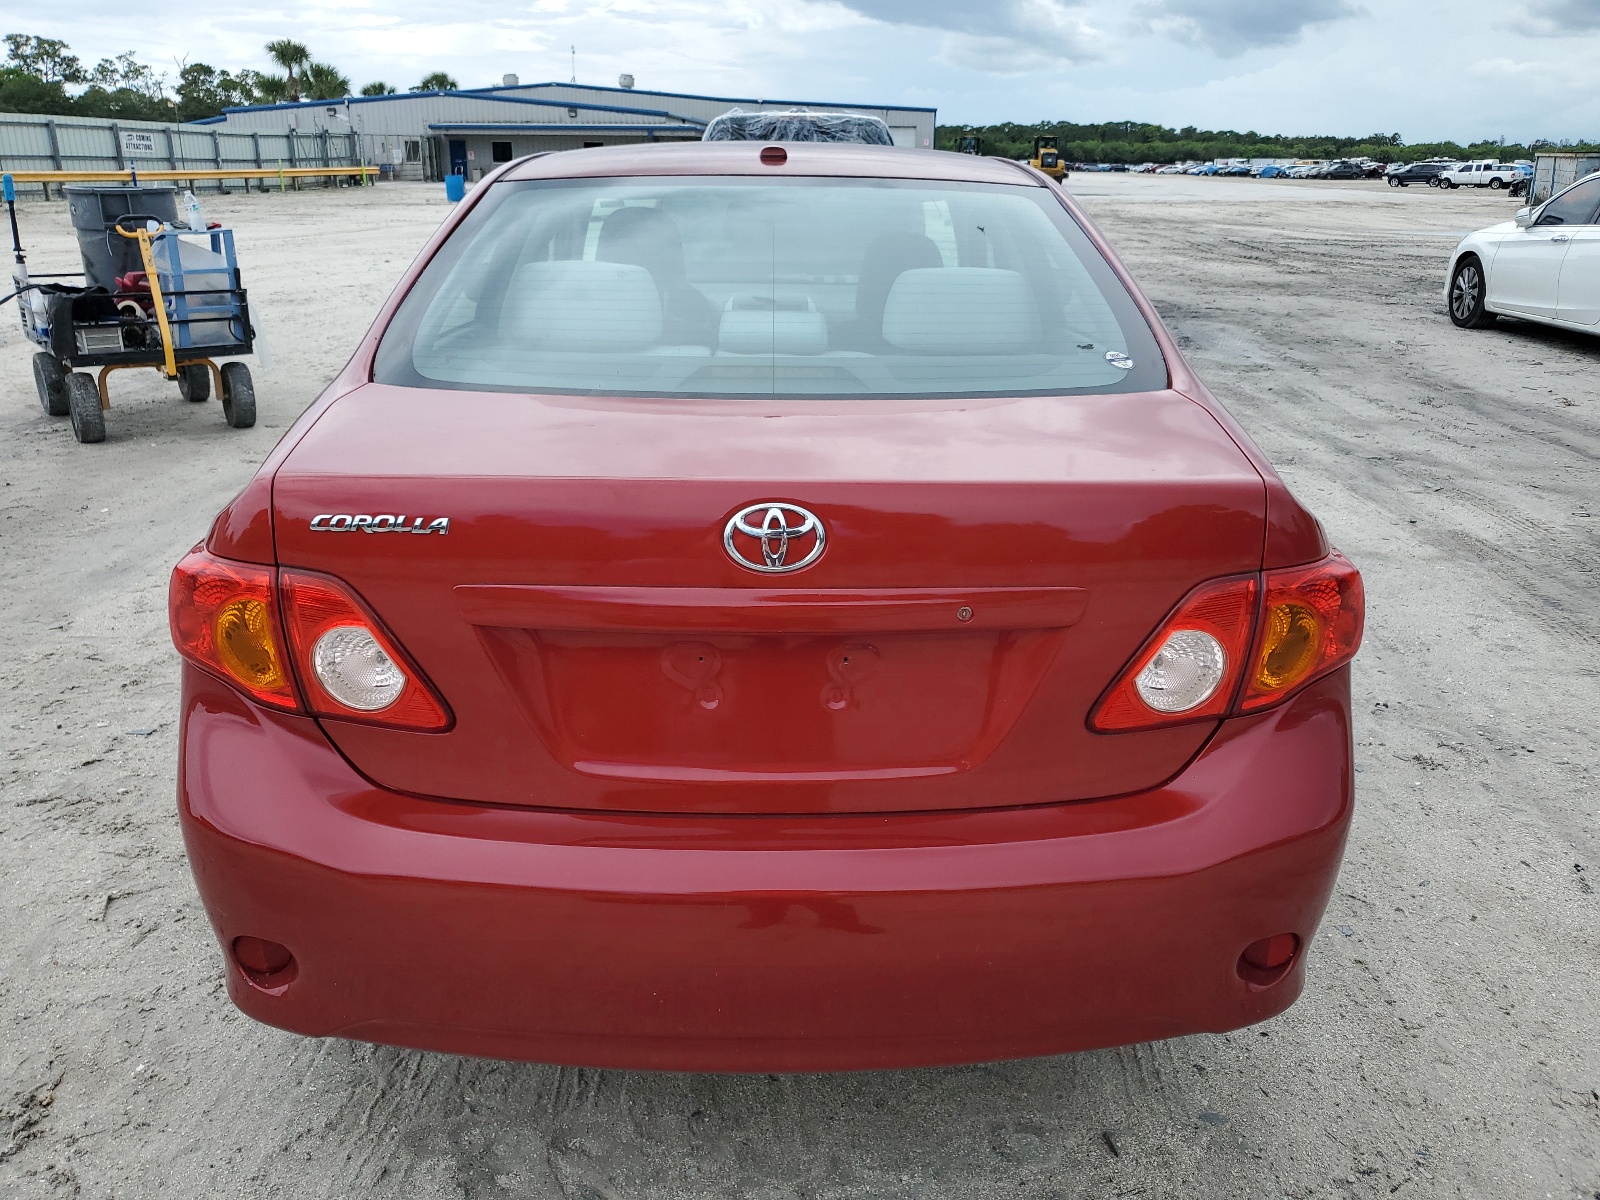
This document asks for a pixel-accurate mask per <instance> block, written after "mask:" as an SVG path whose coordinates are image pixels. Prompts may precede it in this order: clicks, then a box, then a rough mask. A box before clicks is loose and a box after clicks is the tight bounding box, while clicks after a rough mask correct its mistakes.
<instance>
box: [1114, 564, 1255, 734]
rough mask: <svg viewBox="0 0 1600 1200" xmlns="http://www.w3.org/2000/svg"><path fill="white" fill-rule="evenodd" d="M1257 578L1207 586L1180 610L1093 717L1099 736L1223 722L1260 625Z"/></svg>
mask: <svg viewBox="0 0 1600 1200" xmlns="http://www.w3.org/2000/svg"><path fill="white" fill-rule="evenodd" d="M1258 586H1259V585H1258V583H1257V577H1256V576H1254V575H1241V576H1237V577H1235V578H1233V579H1217V580H1213V581H1212V582H1210V583H1206V584H1202V585H1201V586H1200V587H1197V588H1196V589H1195V590H1194V591H1192V592H1190V593H1189V595H1188V596H1186V597H1185V598H1184V600H1183V601H1182V602H1181V603H1180V604H1179V605H1178V607H1177V609H1176V610H1174V612H1173V614H1172V616H1170V617H1168V618H1167V620H1166V621H1165V622H1164V623H1163V624H1162V626H1161V628H1160V629H1158V630H1157V631H1156V633H1155V636H1154V637H1152V638H1151V639H1150V640H1149V641H1148V642H1146V643H1145V645H1144V648H1143V649H1142V650H1140V651H1139V653H1138V655H1137V656H1135V658H1134V660H1133V662H1132V663H1131V664H1129V666H1128V669H1127V670H1125V671H1124V672H1123V673H1122V675H1121V677H1120V678H1119V679H1118V680H1117V682H1116V683H1115V684H1114V685H1113V686H1112V688H1111V690H1110V691H1109V692H1107V693H1106V695H1105V698H1104V699H1103V700H1101V701H1100V703H1099V705H1098V706H1097V707H1096V708H1095V711H1094V713H1093V715H1092V716H1091V717H1090V718H1089V726H1090V728H1091V729H1097V730H1100V731H1102V732H1107V733H1109V732H1112V731H1118V732H1120V731H1124V730H1130V729H1148V728H1151V727H1152V726H1156V725H1175V724H1178V723H1180V722H1184V721H1197V720H1204V719H1207V718H1215V717H1220V716H1222V715H1223V714H1224V713H1225V712H1227V710H1228V705H1229V704H1230V703H1231V702H1232V700H1233V693H1234V691H1235V690H1236V688H1237V686H1238V682H1239V675H1240V672H1241V671H1242V669H1243V667H1244V663H1245V656H1246V653H1247V651H1248V649H1249V646H1250V633H1251V629H1252V626H1253V625H1254V623H1255V615H1256V592H1257V588H1258Z"/></svg>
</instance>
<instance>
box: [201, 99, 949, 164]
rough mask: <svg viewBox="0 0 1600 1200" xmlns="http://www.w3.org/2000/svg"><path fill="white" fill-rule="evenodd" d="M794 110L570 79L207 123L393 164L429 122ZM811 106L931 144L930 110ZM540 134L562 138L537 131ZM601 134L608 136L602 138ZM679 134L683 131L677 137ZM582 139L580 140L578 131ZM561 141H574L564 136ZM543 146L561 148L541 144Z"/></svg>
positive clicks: (275, 108)
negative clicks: (322, 141) (298, 137)
mask: <svg viewBox="0 0 1600 1200" xmlns="http://www.w3.org/2000/svg"><path fill="white" fill-rule="evenodd" d="M793 107H796V102H793V101H767V100H739V99H732V98H720V97H706V96H682V95H677V94H674V93H668V92H641V91H627V90H623V89H621V88H601V87H585V86H581V85H571V84H529V85H526V86H522V87H516V88H495V89H487V88H486V89H481V90H475V91H470V92H419V93H415V94H407V93H401V94H399V95H394V96H352V97H351V98H350V100H349V103H348V104H347V103H345V101H343V100H338V101H331V102H304V103H301V104H293V105H290V104H281V105H272V106H267V107H261V108H247V109H234V110H231V111H229V112H226V113H224V114H223V115H222V117H221V118H220V119H218V120H216V122H215V123H214V124H213V123H210V122H208V123H207V125H208V127H210V128H218V129H226V130H229V131H255V130H269V129H270V130H274V131H278V130H281V129H282V128H283V127H284V125H285V124H286V123H287V124H290V125H292V126H293V127H294V128H296V129H298V130H300V131H301V132H302V133H316V132H319V131H321V130H331V131H333V132H335V133H342V132H348V131H351V130H354V131H356V132H358V133H359V134H360V135H361V137H362V139H363V151H364V152H365V154H366V156H367V160H368V161H369V162H379V163H386V162H391V161H393V159H392V154H393V151H394V150H395V148H396V147H401V148H403V145H404V142H405V140H407V139H411V140H415V139H427V138H432V137H436V136H438V134H439V131H438V130H434V129H432V128H430V127H432V126H453V125H474V124H476V125H489V124H505V125H516V124H528V125H562V124H570V125H581V126H597V125H629V126H639V125H653V124H658V125H661V126H662V127H663V128H674V129H677V130H679V131H682V130H684V128H685V126H689V127H692V128H698V127H699V126H702V125H704V124H705V123H706V122H708V121H710V120H711V119H712V118H713V117H717V116H720V115H721V114H723V113H725V112H727V111H728V110H729V109H732V108H743V109H744V110H746V111H747V112H748V111H755V110H767V111H782V110H784V109H788V108H793ZM804 107H809V108H813V109H828V110H830V111H835V112H855V113H863V114H865V115H867V116H874V117H878V118H880V119H882V120H883V121H885V122H886V123H887V124H888V125H889V127H890V129H891V130H892V131H894V134H895V138H896V141H897V143H899V144H904V145H919V146H931V145H932V144H933V127H934V121H935V118H936V113H935V112H934V111H933V110H932V109H910V108H884V107H873V106H865V105H859V104H836V103H824V102H817V103H812V104H808V105H805V106H804ZM534 136H540V137H542V138H559V137H560V135H557V134H553V133H551V132H550V131H547V130H546V131H540V133H539V134H538V135H534ZM602 136H604V135H602ZM645 136H647V135H644V134H641V133H639V132H637V131H635V130H629V131H628V132H626V133H623V132H622V131H619V132H618V134H616V135H613V136H607V137H606V140H607V141H608V142H612V141H642V140H644V137H645ZM679 136H681V132H680V134H679ZM574 137H578V139H579V141H580V142H581V136H580V135H576V134H575V135H574ZM562 144H563V145H566V144H572V143H571V142H568V141H565V140H563V142H562ZM539 148H540V149H553V148H556V147H555V146H554V145H553V144H547V143H546V142H545V141H541V142H540V146H539Z"/></svg>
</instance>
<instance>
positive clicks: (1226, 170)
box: [1217, 163, 1250, 175]
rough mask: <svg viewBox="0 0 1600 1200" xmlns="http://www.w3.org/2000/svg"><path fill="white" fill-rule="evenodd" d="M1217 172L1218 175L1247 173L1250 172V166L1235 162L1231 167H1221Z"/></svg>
mask: <svg viewBox="0 0 1600 1200" xmlns="http://www.w3.org/2000/svg"><path fill="white" fill-rule="evenodd" d="M1217 174H1219V175H1249V174H1250V168H1249V167H1247V166H1244V165H1243V164H1242V163H1235V164H1234V165H1233V166H1231V167H1223V168H1222V169H1221V170H1220V171H1218V172H1217Z"/></svg>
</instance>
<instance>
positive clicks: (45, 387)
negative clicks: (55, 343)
mask: <svg viewBox="0 0 1600 1200" xmlns="http://www.w3.org/2000/svg"><path fill="white" fill-rule="evenodd" d="M33 382H34V383H35V384H36V385H37V386H38V388H39V403H40V405H41V406H43V408H44V410H45V412H47V413H49V414H50V415H51V416H52V417H64V416H66V415H67V412H68V407H67V372H66V369H65V368H64V367H62V365H61V360H60V359H59V358H57V357H56V356H55V355H54V354H46V353H45V352H44V351H43V350H41V351H39V353H37V354H35V355H34V356H33Z"/></svg>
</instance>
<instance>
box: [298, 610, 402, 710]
mask: <svg viewBox="0 0 1600 1200" xmlns="http://www.w3.org/2000/svg"><path fill="white" fill-rule="evenodd" d="M311 668H312V670H314V671H315V672H316V673H317V682H319V683H320V684H322V686H323V687H324V688H325V689H327V692H328V695H330V696H332V697H333V698H334V699H335V700H337V701H338V702H339V703H340V704H343V705H344V706H345V707H346V708H353V709H355V710H356V711H357V712H377V711H378V710H379V709H384V708H388V707H389V706H390V705H391V704H393V703H394V702H395V701H396V700H398V699H400V693H401V692H403V691H405V687H406V673H405V672H404V671H402V670H401V669H400V668H399V667H398V666H396V665H395V661H394V659H392V658H390V657H389V656H388V655H387V654H385V653H384V652H383V647H382V646H380V645H378V639H377V638H375V637H373V636H372V631H371V630H370V629H367V628H365V627H364V626H361V625H339V626H337V627H335V628H333V629H330V630H328V632H327V633H325V634H323V635H322V636H321V637H319V638H318V639H317V644H316V645H315V646H313V647H312V648H311Z"/></svg>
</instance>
